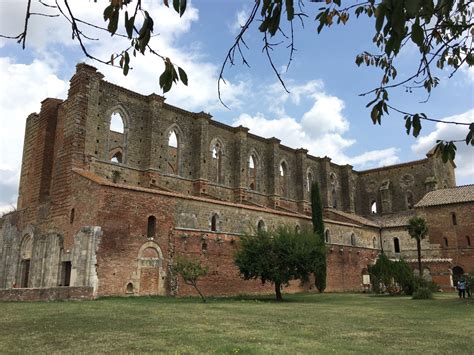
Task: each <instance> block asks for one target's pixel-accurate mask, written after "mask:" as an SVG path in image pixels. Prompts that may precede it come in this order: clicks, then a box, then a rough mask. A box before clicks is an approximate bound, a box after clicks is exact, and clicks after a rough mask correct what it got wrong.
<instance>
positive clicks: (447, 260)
mask: <svg viewBox="0 0 474 355" xmlns="http://www.w3.org/2000/svg"><path fill="white" fill-rule="evenodd" d="M405 261H406V262H407V263H417V262H418V259H406V260H405ZM452 261H453V259H452V258H421V262H423V263H450V262H452Z"/></svg>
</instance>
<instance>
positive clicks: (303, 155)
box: [295, 148, 310, 213]
mask: <svg viewBox="0 0 474 355" xmlns="http://www.w3.org/2000/svg"><path fill="white" fill-rule="evenodd" d="M307 154H308V150H307V149H303V148H300V149H297V150H296V171H295V182H296V201H297V203H298V210H299V211H300V212H303V213H304V212H307V211H310V209H309V203H308V201H309V194H308V191H307V188H306V183H307V181H306V178H307V177H306V168H307V164H306V159H307Z"/></svg>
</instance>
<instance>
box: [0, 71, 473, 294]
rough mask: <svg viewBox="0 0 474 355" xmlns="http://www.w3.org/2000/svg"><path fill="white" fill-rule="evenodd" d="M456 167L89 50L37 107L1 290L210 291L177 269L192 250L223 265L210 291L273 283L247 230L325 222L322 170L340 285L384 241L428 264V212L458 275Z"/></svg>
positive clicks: (437, 271) (213, 271)
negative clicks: (315, 196) (282, 135)
mask: <svg viewBox="0 0 474 355" xmlns="http://www.w3.org/2000/svg"><path fill="white" fill-rule="evenodd" d="M454 169H455V166H454V164H453V163H450V162H448V163H446V164H445V163H443V162H442V160H441V158H440V157H439V156H438V155H437V154H434V152H428V153H427V156H426V158H424V159H422V160H417V161H412V162H408V163H403V164H398V165H393V166H387V167H383V168H377V169H371V170H366V171H355V170H354V169H353V167H352V166H350V165H337V164H334V163H333V162H331V159H330V158H328V157H314V156H311V155H309V154H308V151H307V150H305V149H303V148H299V149H294V148H290V147H286V146H284V145H282V144H280V140H278V139H277V138H268V139H267V138H262V137H259V136H256V135H253V134H251V133H249V130H248V129H247V128H245V127H242V126H239V127H231V126H228V125H225V124H223V123H220V122H218V121H216V120H214V119H213V118H212V116H211V115H210V114H208V113H204V112H199V113H194V112H188V111H185V110H183V109H180V108H178V107H174V106H172V105H169V104H167V103H165V99H164V97H162V96H159V95H156V94H151V95H148V96H145V95H141V94H138V93H135V92H132V91H129V90H127V89H124V88H122V87H119V86H117V85H114V84H111V83H109V82H107V81H105V80H104V79H103V75H102V74H100V73H99V72H97V70H96V69H95V68H94V67H91V66H89V65H86V64H78V65H77V70H76V73H75V74H74V76H73V77H72V78H71V81H70V88H69V93H68V97H67V99H66V100H59V99H53V98H48V99H45V100H44V101H43V102H42V107H41V111H40V113H39V114H38V113H33V114H31V115H29V116H28V118H27V123H26V131H25V141H24V148H23V161H22V169H21V179H20V187H19V197H18V206H17V210H16V211H14V212H11V213H9V214H6V215H5V216H3V217H2V218H1V219H0V299H1V298H3V299H38V298H40V299H41V298H91V297H96V296H104V295H188V294H194V293H193V290H192V289H191V288H189V286H187V285H185V284H184V283H183V282H182V281H181V280H180V278H179V277H178V276H177V275H176V274H174V272H173V263H174V262H175V260H176V258H177V256H179V255H184V256H189V257H193V258H199V259H200V260H201V261H202V263H203V264H205V265H206V266H208V268H209V274H208V275H207V276H206V277H205V278H203V280H202V281H201V284H202V289H203V291H204V292H205V293H207V294H213V295H231V294H232V295H233V294H247V293H264V292H271V290H272V289H271V286H270V285H261V283H260V282H258V281H244V280H242V279H241V278H240V277H239V274H238V271H237V269H236V267H235V266H234V264H233V254H234V252H235V250H236V248H238V245H239V237H240V236H242V235H243V234H245V233H252V232H254V231H255V230H257V229H261V228H265V229H271V228H274V227H276V226H278V225H281V224H285V225H289V226H291V227H292V228H295V230H299V229H302V228H308V227H311V217H310V216H311V205H310V202H309V199H310V196H309V195H310V186H311V183H312V182H313V181H317V182H318V183H319V186H320V187H321V192H322V199H323V204H324V208H325V212H324V218H325V228H326V231H325V236H324V238H325V241H326V243H327V260H328V270H327V271H328V287H327V290H328V291H361V290H363V288H364V284H366V283H367V266H368V265H370V264H372V263H374V262H375V260H376V258H377V256H378V255H379V253H380V252H381V251H382V250H383V251H384V252H385V253H386V254H387V255H389V256H390V257H391V258H399V257H404V258H405V259H406V260H408V262H409V263H412V264H413V267H414V268H416V265H417V264H416V263H415V262H414V261H415V260H414V259H415V258H416V243H415V242H414V241H413V240H411V238H410V236H409V235H408V233H407V232H406V225H407V221H408V219H409V218H410V217H412V216H414V215H416V214H418V215H422V216H424V217H425V218H426V219H427V222H428V226H429V228H430V231H429V236H428V238H426V240H424V241H423V243H422V248H423V251H422V256H423V266H424V270H422V272H423V275H424V276H425V277H427V278H431V279H432V280H433V281H435V282H437V283H438V284H439V285H440V286H441V287H443V288H445V289H447V290H449V289H450V288H451V287H452V282H453V278H454V279H455V278H456V277H458V276H459V275H460V274H462V273H464V272H469V271H471V270H472V269H474V185H467V186H460V187H456V182H455V174H454ZM312 289H314V286H313V285H311V284H308V285H300V284H299V283H294V284H290V286H289V287H288V288H287V289H286V290H287V291H290V292H295V291H298V290H312Z"/></svg>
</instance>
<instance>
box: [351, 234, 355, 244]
mask: <svg viewBox="0 0 474 355" xmlns="http://www.w3.org/2000/svg"><path fill="white" fill-rule="evenodd" d="M351 245H352V246H355V245H356V236H355V234H354V233H352V234H351Z"/></svg>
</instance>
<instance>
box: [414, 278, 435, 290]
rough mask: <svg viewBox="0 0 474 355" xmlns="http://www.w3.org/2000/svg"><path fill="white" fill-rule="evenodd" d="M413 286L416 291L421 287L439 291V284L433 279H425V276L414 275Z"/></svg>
mask: <svg viewBox="0 0 474 355" xmlns="http://www.w3.org/2000/svg"><path fill="white" fill-rule="evenodd" d="M413 288H414V291H416V290H418V289H420V288H427V289H429V290H430V291H431V292H438V290H439V286H438V284H436V283H435V282H433V281H428V280H425V279H424V278H422V277H419V276H414V277H413Z"/></svg>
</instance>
